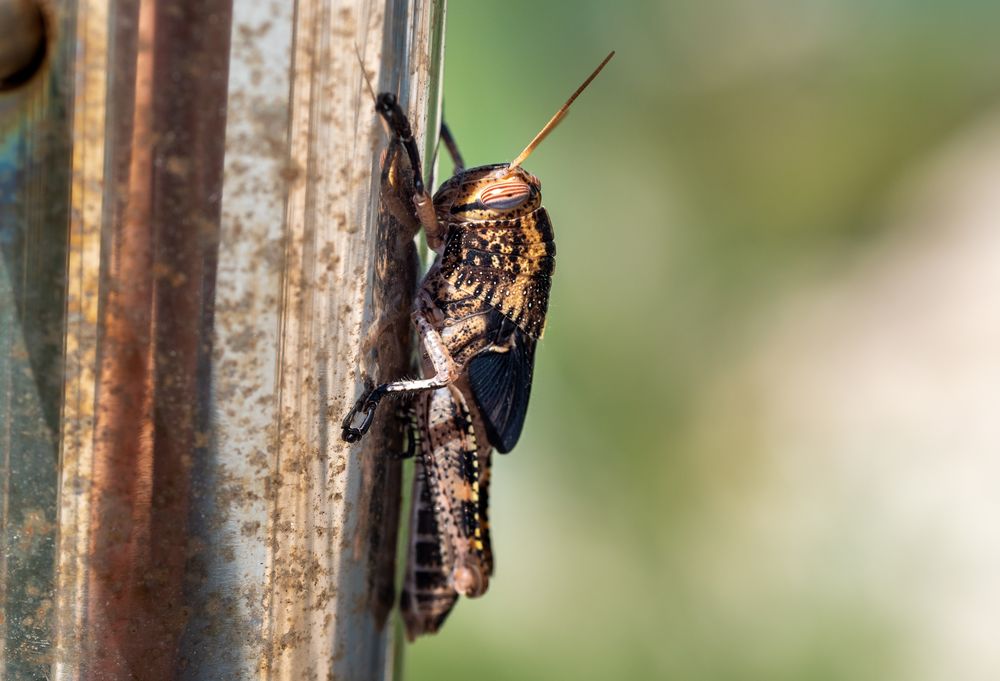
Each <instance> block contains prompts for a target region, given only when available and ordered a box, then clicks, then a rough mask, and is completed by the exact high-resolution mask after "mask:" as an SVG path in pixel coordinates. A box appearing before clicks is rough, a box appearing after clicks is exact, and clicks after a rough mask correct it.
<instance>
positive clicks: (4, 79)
mask: <svg viewBox="0 0 1000 681" xmlns="http://www.w3.org/2000/svg"><path fill="white" fill-rule="evenodd" d="M46 33H47V31H46V26H45V13H44V12H43V11H42V7H41V5H40V3H39V2H38V0H0V92H6V91H8V90H13V89H15V88H17V87H20V86H21V85H24V84H25V83H27V82H28V81H29V80H31V78H32V76H34V75H35V74H36V73H38V71H39V70H40V69H41V67H42V64H44V63H45V55H46V52H47V51H48V39H47V36H46Z"/></svg>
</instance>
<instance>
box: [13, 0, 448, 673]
mask: <svg viewBox="0 0 1000 681" xmlns="http://www.w3.org/2000/svg"><path fill="white" fill-rule="evenodd" d="M2 2H4V0H0V3H2ZM49 7H50V9H51V11H50V17H49V21H48V23H47V26H48V29H49V30H47V31H46V34H47V39H48V41H49V50H48V55H49V56H47V57H46V60H45V65H44V67H43V68H42V70H41V71H39V72H38V73H37V74H35V75H33V76H32V78H31V80H29V81H28V82H27V83H26V84H25V85H24V86H22V87H21V88H19V89H14V90H10V91H9V92H4V93H0V115H2V116H4V118H0V121H2V122H3V124H4V125H7V124H8V122H10V121H13V126H14V127H11V128H10V129H11V130H14V131H15V133H16V134H15V137H14V138H13V139H16V140H17V142H16V143H15V144H14V145H13V146H8V143H7V140H8V139H11V138H10V137H8V133H7V129H6V128H5V130H4V137H3V140H4V141H3V142H2V144H3V145H4V146H2V147H0V153H2V156H0V159H2V162H0V199H2V201H0V211H2V212H0V217H2V218H3V222H2V223H0V235H2V236H3V238H0V247H2V249H3V254H4V256H5V257H4V258H3V260H0V268H2V269H0V446H2V447H3V456H4V469H3V471H2V472H3V476H4V477H3V480H2V483H3V486H2V488H0V489H2V490H3V507H2V508H3V526H2V532H3V535H2V539H3V541H4V545H5V549H6V550H5V554H4V556H5V559H4V562H3V564H2V566H0V567H2V569H3V573H2V578H3V585H4V588H3V598H4V608H5V613H4V614H5V617H4V619H3V622H4V625H3V626H4V631H3V636H2V637H0V640H2V641H3V646H4V647H3V659H2V666H0V669H2V673H0V677H3V678H51V677H52V676H54V677H55V678H60V679H81V678H87V679H126V678H129V679H131V678H139V679H165V678H192V679H219V678H225V679H258V678H265V679H267V678H272V679H279V678H280V679H299V678H312V677H317V678H329V677H335V678H338V679H354V678H357V679H370V678H388V676H389V675H390V674H391V669H392V663H393V655H392V648H393V645H394V642H393V635H392V634H393V627H392V626H391V624H390V623H389V622H391V620H389V619H388V613H389V610H390V608H391V605H392V584H393V572H394V551H395V544H396V541H395V539H396V533H397V521H398V505H399V486H400V484H399V475H400V472H399V466H398V464H396V463H392V462H390V461H388V460H387V459H386V457H385V456H384V455H383V454H384V451H382V450H384V449H385V448H387V447H389V446H391V440H392V439H393V437H395V435H394V433H393V432H391V431H384V432H382V433H378V434H375V435H374V436H373V437H371V438H370V439H368V440H366V443H365V446H364V447H358V448H355V449H354V450H353V451H352V450H350V449H349V448H347V447H346V446H344V445H343V444H342V443H341V442H340V440H339V437H338V433H339V428H338V426H339V421H340V419H341V417H342V416H343V414H344V413H345V412H346V410H347V408H348V407H349V404H350V403H351V402H352V401H353V399H354V397H355V396H356V394H357V393H358V392H359V390H360V387H359V384H358V382H359V379H360V376H359V371H358V369H359V367H363V368H364V370H365V372H366V373H367V375H369V376H372V377H374V378H375V379H378V378H379V377H380V376H385V375H389V374H392V373H394V372H400V371H403V370H404V369H405V367H406V365H407V363H408V361H409V346H408V343H409V331H408V328H407V326H406V324H405V310H406V305H407V301H408V299H409V296H410V295H411V292H412V286H413V276H414V272H413V269H412V267H413V257H412V255H413V245H412V242H407V241H406V240H405V239H404V238H403V237H401V236H400V234H399V230H397V229H396V226H395V225H394V223H393V222H392V220H391V219H389V217H388V216H387V214H386V211H385V210H382V209H381V207H380V205H379V198H380V177H381V171H382V167H381V163H382V152H383V150H384V148H385V145H386V142H387V139H386V137H385V135H384V134H383V133H382V131H381V128H380V127H379V126H378V125H377V120H376V119H375V117H374V115H373V111H372V103H371V101H370V97H369V96H368V95H367V94H366V90H365V87H364V84H363V80H362V77H361V66H360V65H359V63H358V59H357V57H356V56H355V46H357V48H358V49H360V51H361V52H362V53H363V56H364V60H365V64H366V67H367V70H368V71H369V73H370V74H374V77H375V81H376V83H377V87H378V88H379V89H385V90H393V91H396V92H398V93H399V94H400V96H401V98H402V101H408V102H409V104H410V106H409V111H410V115H411V117H412V119H413V120H414V121H415V127H416V130H417V131H418V133H419V134H421V135H423V134H424V133H425V131H426V130H427V129H428V127H430V129H432V130H436V127H437V123H436V120H437V118H436V116H437V114H436V111H437V105H438V102H437V101H436V100H437V92H438V88H437V81H438V73H439V70H440V63H441V45H442V43H441V38H440V36H441V33H440V32H441V28H442V25H443V20H444V4H443V1H442V0H418V1H416V2H403V1H402V0H392V1H389V2H380V1H376V0H352V1H348V0H339V1H335V0H299V1H298V2H297V3H295V4H292V3H261V2H258V1H257V0H79V1H78V2H64V3H62V4H56V5H50V6H49ZM0 33H2V27H0ZM70 85H72V86H73V87H72V88H70V87H68V86H70ZM43 95H44V96H43ZM68 112H72V114H71V115H70V114H69V113H68ZM428 112H429V113H430V119H429V120H428V119H427V118H426V117H427V115H428ZM40 131H44V138H45V139H46V140H50V142H51V144H49V146H47V147H46V148H45V154H41V155H40V153H41V152H39V150H38V147H37V145H36V146H32V144H33V143H32V140H37V139H39V138H40V136H42V132H40ZM432 143H433V136H431V137H430V139H428V140H426V145H425V148H429V147H430V146H431V145H432ZM13 148H16V150H17V151H16V153H15V152H14V151H11V149H13ZM10 168H13V169H14V170H13V171H8V170H7V169H10ZM5 173H6V174H5ZM401 314H402V319H403V320H404V323H399V320H400V318H401V317H400V315H401ZM370 329H389V331H388V332H386V333H382V334H376V335H375V337H374V338H372V337H371V334H370V333H369V330H370ZM366 339H367V340H366ZM368 341H370V342H368ZM29 573H30V575H31V577H30V579H29V578H28V575H29ZM25 613H27V614H25Z"/></svg>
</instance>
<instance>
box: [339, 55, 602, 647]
mask: <svg viewBox="0 0 1000 681" xmlns="http://www.w3.org/2000/svg"><path fill="white" fill-rule="evenodd" d="M613 56H614V52H611V53H610V54H609V55H608V56H607V57H605V59H604V61H602V62H601V63H600V65H599V66H598V67H597V68H596V69H595V70H594V71H593V72H592V73H591V74H590V76H589V77H588V78H587V79H586V80H585V81H584V82H583V84H582V85H580V87H579V88H577V89H576V91H575V92H574V93H573V94H572V95H571V96H570V98H569V99H568V100H567V101H566V103H565V104H564V105H563V106H562V107H561V108H560V109H559V110H558V111H557V112H556V114H555V115H554V116H553V117H552V118H551V119H550V120H549V122H548V123H546V125H545V126H544V127H543V128H542V129H541V131H540V132H539V133H538V134H537V135H535V137H534V139H532V141H531V142H530V143H529V144H528V146H526V147H525V148H524V150H523V151H522V152H521V153H520V154H518V156H517V157H516V158H515V159H514V160H513V161H511V162H509V163H498V164H494V165H486V166H479V167H476V168H470V169H465V168H464V164H463V162H462V158H461V155H460V154H459V153H458V149H457V146H456V144H455V142H454V140H453V138H452V137H451V134H450V132H449V131H448V128H447V127H446V126H444V125H442V128H441V138H442V140H443V141H444V142H445V145H446V147H447V148H448V150H449V152H450V154H451V156H452V159H453V160H454V163H455V174H454V176H453V177H451V178H450V179H449V180H447V181H445V182H444V183H443V184H442V185H441V187H440V188H439V189H438V190H437V192H436V193H435V195H434V197H433V199H432V198H431V197H430V195H429V194H428V193H427V190H426V188H425V186H424V182H423V175H422V172H421V164H420V156H419V153H418V151H417V145H416V141H415V140H414V137H413V133H412V130H411V128H410V123H409V121H408V120H407V118H406V115H405V113H404V112H403V110H402V108H401V107H400V106H399V104H398V102H397V101H396V97H395V95H393V94H392V93H382V94H379V95H377V96H375V109H376V111H377V113H378V114H379V115H380V116H381V117H382V118H383V119H384V120H385V122H386V124H387V125H388V127H389V130H390V131H391V133H392V135H393V138H394V139H393V142H394V143H398V144H399V145H401V146H402V148H403V149H404V150H405V152H406V156H407V157H408V159H409V163H410V168H411V171H412V194H411V201H412V204H413V207H412V213H413V215H412V218H415V221H416V222H418V223H419V225H420V226H421V227H422V228H423V230H424V233H425V235H426V238H427V243H428V246H429V247H430V248H431V249H432V250H434V251H435V253H436V254H437V255H436V258H435V260H434V262H433V264H432V265H431V267H430V268H429V270H428V272H427V274H426V275H425V277H424V279H423V281H422V283H421V285H420V288H419V291H418V294H417V296H416V300H415V301H414V304H413V311H412V319H413V323H414V325H415V326H416V329H417V331H418V333H419V337H420V340H421V342H422V345H423V350H424V354H423V362H422V364H423V373H424V376H425V378H420V379H415V380H400V381H395V382H391V383H384V384H382V385H379V386H376V387H372V388H371V389H369V390H367V391H366V392H365V393H364V394H363V395H362V396H361V398H360V399H359V400H358V401H357V403H356V404H355V405H354V407H353V408H352V409H351V410H350V412H349V413H348V414H347V416H346V417H345V418H344V421H343V424H342V427H343V432H342V438H343V439H344V440H345V441H347V442H357V441H358V440H360V439H361V438H362V437H363V436H364V434H365V433H366V432H367V431H368V430H369V428H370V427H371V425H372V422H373V420H374V418H375V413H376V410H377V408H378V405H379V402H380V401H381V399H382V398H383V397H385V396H387V395H390V396H405V397H407V409H406V412H407V414H408V419H409V428H408V432H409V434H410V437H409V441H410V443H409V447H408V451H407V454H410V455H413V456H414V457H415V461H416V467H415V478H414V495H413V510H412V513H411V532H410V555H409V557H408V563H407V572H406V577H405V584H404V591H403V595H402V598H401V609H402V612H403V619H404V622H405V624H406V629H407V635H408V637H409V638H410V640H413V639H414V638H416V636H418V635H420V634H423V633H432V632H435V631H437V630H438V628H439V627H440V626H441V624H442V622H443V621H444V619H445V618H446V617H447V615H448V613H449V612H450V611H451V609H452V607H453V606H454V604H455V602H456V601H457V599H458V596H459V595H464V596H468V597H476V596H481V595H482V594H484V593H485V592H486V589H487V587H488V584H489V578H490V576H491V575H492V573H493V555H492V550H491V548H490V539H489V525H488V519H487V507H488V484H489V475H490V463H491V456H492V450H493V449H496V450H497V451H498V452H500V453H501V454H506V453H507V452H509V451H511V449H513V447H514V445H515V444H516V443H517V441H518V438H519V437H520V435H521V430H522V428H523V426H524V418H525V414H526V412H527V408H528V398H529V396H530V392H531V381H532V372H533V369H534V357H535V346H536V344H537V342H538V340H539V339H540V338H541V337H542V333H543V331H544V327H545V316H546V311H547V309H548V301H549V289H550V287H551V277H552V274H553V271H554V268H555V242H554V237H553V232H552V224H551V222H550V221H549V216H548V213H547V212H546V210H545V208H543V207H542V196H541V183H540V182H539V181H538V178H536V177H535V176H534V175H531V174H530V173H528V172H527V171H525V170H524V169H523V168H522V167H521V164H522V163H523V162H524V160H525V159H527V158H528V156H529V155H530V154H531V153H532V152H533V151H534V150H535V148H536V147H537V146H538V145H539V144H540V143H541V142H542V140H544V139H545V137H546V136H547V135H548V134H549V133H550V132H551V131H552V130H553V129H554V128H555V127H556V125H558V123H559V122H560V121H561V120H562V118H563V117H564V116H565V115H566V113H567V112H568V110H569V107H570V105H571V104H572V103H573V101H574V100H575V99H576V98H577V97H578V96H579V95H580V93H581V92H583V90H584V89H585V88H586V87H587V86H588V85H589V84H590V83H591V81H593V80H594V78H596V77H597V74H598V73H600V72H601V70H602V69H603V68H604V66H605V65H606V64H607V63H608V61H610V59H611V58H612V57H613ZM369 87H370V84H369ZM372 94H373V96H374V90H372ZM410 222H414V220H412V219H411V220H410ZM359 418H360V423H359V424H357V425H356V423H355V422H356V421H358V420H359Z"/></svg>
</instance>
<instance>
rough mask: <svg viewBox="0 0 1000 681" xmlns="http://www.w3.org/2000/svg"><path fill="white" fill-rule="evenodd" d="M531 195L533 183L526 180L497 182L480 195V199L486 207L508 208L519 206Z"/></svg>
mask: <svg viewBox="0 0 1000 681" xmlns="http://www.w3.org/2000/svg"><path fill="white" fill-rule="evenodd" d="M530 196H531V185H528V184H525V183H524V182H517V181H513V182H497V183H495V184H491V185H490V186H489V187H487V188H486V189H484V190H483V193H482V194H480V195H479V201H480V202H481V203H482V204H483V205H484V206H485V207H486V208H496V209H499V210H508V209H510V208H517V207H518V206H520V205H521V204H522V203H524V202H525V201H527V200H528V198H529V197H530Z"/></svg>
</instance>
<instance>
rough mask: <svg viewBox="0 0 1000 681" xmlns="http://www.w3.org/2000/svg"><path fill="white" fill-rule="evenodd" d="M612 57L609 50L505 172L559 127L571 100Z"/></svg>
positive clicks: (522, 159) (518, 163) (519, 162)
mask: <svg viewBox="0 0 1000 681" xmlns="http://www.w3.org/2000/svg"><path fill="white" fill-rule="evenodd" d="M613 56H615V51H614V50H611V53H610V54H608V56H607V57H605V58H604V61H602V62H601V63H600V64H599V65H598V67H597V68H596V69H594V72H593V73H591V74H590V76H588V77H587V80H585V81H583V85H581V86H580V87H578V88H577V89H576V92H574V93H573V94H572V95H570V97H569V99H567V100H566V103H565V104H563V105H562V108H561V109H559V111H556V115H555V116H553V117H552V118H550V119H549V122H548V123H546V124H545V127H544V128H542V129H541V130H540V131H539V132H538V134H537V135H535V139H533V140H531V142H529V143H528V146H526V147H525V148H524V151H522V152H521V153H520V154H518V155H517V158H515V159H514V160H513V161H511V162H510V165H509V166H507V172H510V171H511V170H513V169H514V168H516V167H518V166H519V165H521V164H522V163H524V159H526V158H528V156H530V155H531V152H533V151H534V150H535V148H536V147H537V146H538V145H539V144H541V143H542V140H544V139H545V138H546V137H547V136H548V134H549V133H550V132H552V130H553V129H554V128H555V127H556V126H557V125H559V122H560V121H561V120H562V119H563V117H564V116H565V115H566V114H567V112H569V105H570V104H572V103H573V100H575V99H576V98H577V97H579V96H580V93H581V92H583V91H584V89H586V87H587V86H588V85H590V81H592V80H594V78H597V74H598V73H600V72H601V69H603V68H604V66H605V64H607V63H608V62H609V61H611V57H613Z"/></svg>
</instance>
